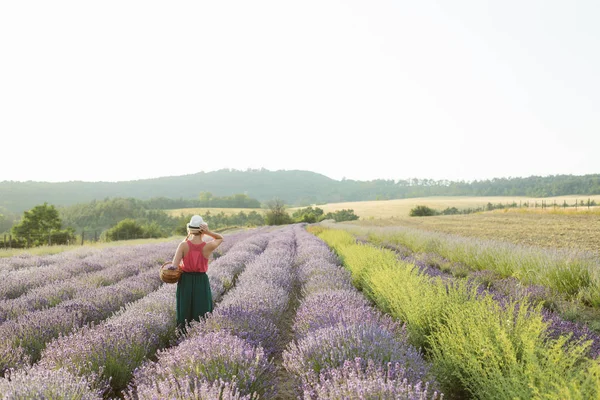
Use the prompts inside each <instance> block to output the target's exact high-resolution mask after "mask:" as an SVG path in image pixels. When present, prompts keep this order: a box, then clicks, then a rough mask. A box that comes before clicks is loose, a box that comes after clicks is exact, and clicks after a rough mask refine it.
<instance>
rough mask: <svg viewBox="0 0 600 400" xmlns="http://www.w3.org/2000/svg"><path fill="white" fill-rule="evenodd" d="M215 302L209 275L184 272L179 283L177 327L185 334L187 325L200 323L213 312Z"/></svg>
mask: <svg viewBox="0 0 600 400" xmlns="http://www.w3.org/2000/svg"><path fill="white" fill-rule="evenodd" d="M212 310H213V301H212V293H211V291H210V283H209V281H208V275H206V273H204V272H184V273H182V274H181V279H179V282H177V326H178V328H179V329H180V330H182V331H184V332H185V330H186V329H185V327H186V323H187V324H189V323H190V322H192V320H195V321H200V318H201V317H204V315H205V314H206V313H209V312H212Z"/></svg>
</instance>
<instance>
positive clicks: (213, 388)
mask: <svg viewBox="0 0 600 400" xmlns="http://www.w3.org/2000/svg"><path fill="white" fill-rule="evenodd" d="M124 398H125V399H126V400H157V399H169V400H209V399H219V400H250V399H251V396H250V395H245V396H242V395H241V394H240V392H239V391H238V389H237V385H236V384H235V383H230V382H223V381H217V382H209V381H206V380H202V379H198V378H197V377H190V376H182V377H178V376H167V377H166V378H165V379H164V380H159V381H157V382H152V384H151V385H147V386H142V387H139V388H138V390H137V393H136V394H135V395H132V394H131V393H127V394H125V396H124Z"/></svg>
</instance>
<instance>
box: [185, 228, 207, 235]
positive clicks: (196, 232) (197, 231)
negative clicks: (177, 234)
mask: <svg viewBox="0 0 600 400" xmlns="http://www.w3.org/2000/svg"><path fill="white" fill-rule="evenodd" d="M187 232H188V236H189V235H194V236H198V235H200V236H202V235H203V234H204V233H203V232H202V231H201V230H200V229H193V228H189V227H188V228H187Z"/></svg>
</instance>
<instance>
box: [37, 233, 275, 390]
mask: <svg viewBox="0 0 600 400" xmlns="http://www.w3.org/2000/svg"><path fill="white" fill-rule="evenodd" d="M267 242H268V237H266V236H264V235H259V236H255V237H251V238H249V239H246V240H245V241H242V242H239V243H237V244H236V245H235V246H234V247H233V248H231V250H230V251H229V252H227V253H226V254H225V255H223V256H221V257H219V258H218V259H217V260H215V261H214V262H212V263H211V264H210V269H209V275H211V274H214V272H213V271H218V275H219V276H221V277H228V279H233V277H234V276H235V275H236V274H239V273H240V272H241V270H242V269H243V268H244V264H246V263H248V262H250V261H251V260H252V259H253V258H255V257H256V256H257V254H259V253H260V252H262V251H263V250H264V249H265V247H266V245H267ZM176 288H177V286H176V285H163V287H161V288H160V289H159V290H157V291H156V292H154V293H151V294H150V295H148V296H146V297H144V298H143V299H141V300H138V301H137V302H135V303H132V304H129V305H128V306H127V307H125V308H124V309H122V310H121V311H120V312H118V313H117V314H115V315H114V316H113V317H111V318H109V319H108V320H106V321H105V322H104V323H102V324H100V325H97V326H87V327H84V328H83V329H81V330H79V331H77V332H75V333H73V334H71V335H69V336H65V337H61V338H59V339H57V340H54V341H53V342H51V343H50V344H49V345H48V346H47V348H46V349H45V350H44V352H43V354H42V358H41V360H40V362H39V363H38V368H41V369H46V370H56V369H64V370H66V371H68V372H69V373H70V374H72V375H74V376H83V377H85V378H86V380H87V382H88V384H89V385H90V386H91V387H93V388H94V389H95V390H101V391H108V390H113V391H118V390H121V389H123V388H125V386H126V385H127V383H128V382H129V380H130V378H131V374H132V372H133V371H134V369H135V368H137V367H139V366H140V365H141V364H142V362H143V361H144V360H145V359H146V358H147V357H150V356H152V355H153V354H154V353H155V352H156V350H157V349H159V348H163V347H165V346H168V345H170V344H172V343H173V341H174V340H175V338H176V317H175V291H176ZM222 290H225V289H224V288H223V289H222ZM215 295H216V297H220V296H221V295H222V292H215Z"/></svg>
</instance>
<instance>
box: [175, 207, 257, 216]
mask: <svg viewBox="0 0 600 400" xmlns="http://www.w3.org/2000/svg"><path fill="white" fill-rule="evenodd" d="M209 211H210V213H211V214H213V215H214V214H219V213H221V212H222V213H223V214H225V215H233V214H239V213H240V212H242V211H243V212H245V213H249V212H250V211H256V212H258V213H263V212H264V211H265V210H264V209H262V208H177V209H173V210H165V212H166V213H167V214H169V215H170V216H171V217H180V216H182V215H183V216H189V215H193V214H198V215H205V214H206V213H207V212H209Z"/></svg>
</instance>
